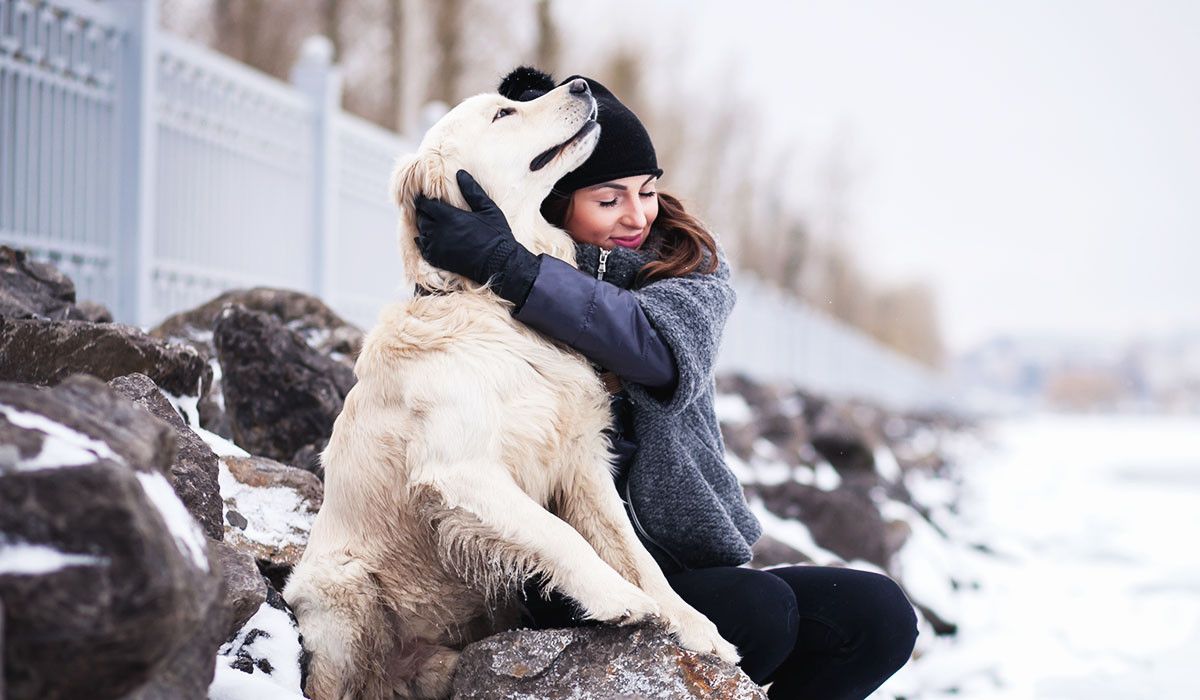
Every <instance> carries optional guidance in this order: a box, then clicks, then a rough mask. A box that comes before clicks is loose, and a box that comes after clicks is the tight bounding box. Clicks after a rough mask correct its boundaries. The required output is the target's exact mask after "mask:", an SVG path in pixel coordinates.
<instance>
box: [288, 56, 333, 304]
mask: <svg viewBox="0 0 1200 700" xmlns="http://www.w3.org/2000/svg"><path fill="white" fill-rule="evenodd" d="M291 78H292V84H293V85H295V86H296V88H297V89H299V90H300V91H301V92H303V93H304V94H306V95H308V98H309V101H310V104H312V107H313V171H312V172H313V178H312V184H313V190H312V196H311V202H312V221H313V238H312V243H313V245H312V256H313V257H312V282H311V284H312V289H311V290H310V291H311V292H312V293H313V294H315V295H317V296H319V297H321V298H323V299H325V300H326V301H329V299H328V297H329V294H330V291H331V285H332V283H333V271H334V269H336V268H335V266H334V263H335V260H334V258H335V256H336V254H337V253H336V247H335V245H334V242H335V241H334V227H335V226H336V225H337V219H338V217H337V203H338V184H339V183H338V172H339V167H338V148H337V123H336V120H337V116H338V114H339V113H340V111H341V105H342V78H341V74H340V72H339V71H338V69H337V66H335V65H333V43H332V42H331V41H329V39H328V38H326V37H324V36H310V37H308V38H307V39H305V40H304V45H303V47H301V49H300V58H299V60H297V61H296V65H295V66H293V67H292V75H291Z"/></svg>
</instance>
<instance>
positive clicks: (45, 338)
mask: <svg viewBox="0 0 1200 700" xmlns="http://www.w3.org/2000/svg"><path fill="white" fill-rule="evenodd" d="M133 372H141V373H142V374H145V375H147V376H149V377H150V378H151V379H152V380H154V383H155V384H157V385H158V386H160V387H162V388H163V389H165V390H167V391H169V392H171V393H173V394H191V395H195V394H196V393H197V392H203V391H204V389H205V388H206V387H207V386H208V385H209V384H210V383H211V382H212V369H211V368H210V367H209V366H208V365H207V364H206V363H205V362H204V359H203V358H202V357H201V356H200V354H199V353H197V352H196V351H195V350H194V349H193V348H191V347H188V346H186V345H178V344H170V343H166V342H164V341H162V340H159V339H158V338H153V337H151V336H149V335H147V334H145V333H143V332H142V331H141V330H139V329H137V328H134V327H133V326H127V325H124V324H120V323H90V322H88V321H44V320H37V319H10V318H0V381H13V382H25V383H29V384H41V385H51V384H57V383H58V382H60V381H62V380H63V379H65V378H66V377H68V376H70V375H72V374H90V375H92V376H93V377H99V378H100V379H104V380H109V379H112V378H114V377H120V376H122V375H125V374H131V373H133Z"/></svg>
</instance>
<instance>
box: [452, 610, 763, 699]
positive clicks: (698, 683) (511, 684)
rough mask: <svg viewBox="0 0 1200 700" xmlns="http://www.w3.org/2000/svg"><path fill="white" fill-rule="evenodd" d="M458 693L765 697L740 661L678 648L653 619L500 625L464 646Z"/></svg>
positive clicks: (467, 695)
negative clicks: (623, 623) (622, 623)
mask: <svg viewBox="0 0 1200 700" xmlns="http://www.w3.org/2000/svg"><path fill="white" fill-rule="evenodd" d="M453 697H454V698H456V700H501V699H502V698H539V699H540V700H557V699H560V698H561V699H563V700H566V699H567V698H570V699H571V700H590V699H595V700H601V699H604V700H608V699H609V698H656V699H657V698H663V699H681V700H682V699H684V698H713V699H716V698H721V699H722V700H726V699H728V700H734V699H738V698H766V697H767V695H766V693H765V692H763V690H762V688H760V687H758V686H757V685H755V683H754V681H752V680H750V678H749V677H748V676H746V674H744V673H742V671H741V670H740V669H739V668H737V667H736V666H730V665H728V664H726V663H724V662H723V661H721V660H720V659H718V658H717V657H715V656H711V655H706V654H697V653H695V652H691V651H687V650H685V649H682V648H680V647H679V646H678V645H677V644H676V643H675V641H674V639H672V638H671V636H670V635H669V634H668V633H667V632H666V631H665V630H663V629H662V628H661V627H658V626H656V625H653V624H646V625H639V626H633V627H612V626H607V625H604V626H591V627H578V628H571V629H556V630H540V631H537V630H516V631H511V632H503V633H501V634H497V635H494V636H492V637H488V638H487V639H484V640H482V641H479V642H476V643H474V644H471V645H469V646H467V647H466V648H465V649H464V650H463V653H462V656H461V657H459V661H458V669H457V671H456V672H455V676H454V695H453Z"/></svg>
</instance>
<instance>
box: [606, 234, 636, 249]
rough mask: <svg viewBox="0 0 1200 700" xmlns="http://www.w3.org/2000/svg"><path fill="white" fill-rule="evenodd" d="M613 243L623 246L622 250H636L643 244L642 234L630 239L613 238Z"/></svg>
mask: <svg viewBox="0 0 1200 700" xmlns="http://www.w3.org/2000/svg"><path fill="white" fill-rule="evenodd" d="M612 242H613V243H615V244H616V245H619V246H621V247H622V248H636V247H638V244H639V243H641V242H642V234H640V233H639V234H637V235H636V236H630V237H629V238H613V239H612Z"/></svg>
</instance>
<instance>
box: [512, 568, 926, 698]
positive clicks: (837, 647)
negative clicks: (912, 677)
mask: <svg viewBox="0 0 1200 700" xmlns="http://www.w3.org/2000/svg"><path fill="white" fill-rule="evenodd" d="M667 581H668V582H670V584H671V587H672V588H674V589H675V592H676V593H678V594H679V596H680V597H681V598H683V599H684V600H686V601H687V602H688V603H689V604H690V605H691V606H692V607H694V608H695V609H696V610H698V611H699V612H701V613H702V614H704V615H705V616H706V617H708V619H710V620H712V621H713V623H714V624H715V625H716V626H717V629H718V630H720V632H721V636H722V637H724V638H725V639H727V640H729V641H730V642H731V643H733V644H734V645H735V646H737V648H738V651H739V652H740V653H741V655H742V661H741V667H742V670H743V671H745V672H746V675H748V676H750V678H752V679H753V680H754V682H756V683H759V684H761V685H765V684H767V683H771V688H770V690H769V691H768V695H769V696H770V697H772V698H814V699H815V700H835V699H841V698H854V699H856V700H857V699H861V698H865V697H866V696H867V695H870V694H871V692H872V691H873V690H875V689H876V688H878V687H879V686H880V685H881V684H882V683H883V682H884V681H885V680H887V679H888V678H889V677H891V675H892V674H893V673H895V672H896V671H897V670H899V669H900V667H901V666H903V665H904V664H905V663H906V662H907V661H908V659H909V657H910V656H911V655H912V650H913V644H914V643H915V642H916V638H917V625H916V623H917V620H916V615H915V614H914V613H913V608H912V605H911V604H909V602H908V599H907V598H906V597H905V595H904V592H903V591H902V590H900V587H899V586H898V585H896V582H895V581H892V580H891V579H890V578H888V577H886V576H881V575H879V574H874V573H871V572H868V571H858V570H855V569H843V568H835V567H826V566H788V567H781V568H778V569H770V570H767V571H756V570H754V569H745V568H738V567H715V568H711V569H693V570H691V571H684V572H681V573H677V574H669V575H668V576H667ZM534 590H536V589H534ZM531 593H532V591H531ZM526 606H527V608H528V610H529V619H527V620H526V622H527V623H528V624H530V626H532V627H538V628H548V627H567V626H573V625H578V624H580V622H579V620H578V618H577V617H576V616H575V608H574V606H573V604H572V603H570V601H568V600H567V599H566V598H564V597H562V596H553V595H552V596H551V598H550V600H549V601H547V600H544V599H543V598H541V597H540V596H539V595H537V594H536V593H533V594H531V595H528V596H527V600H526Z"/></svg>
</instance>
